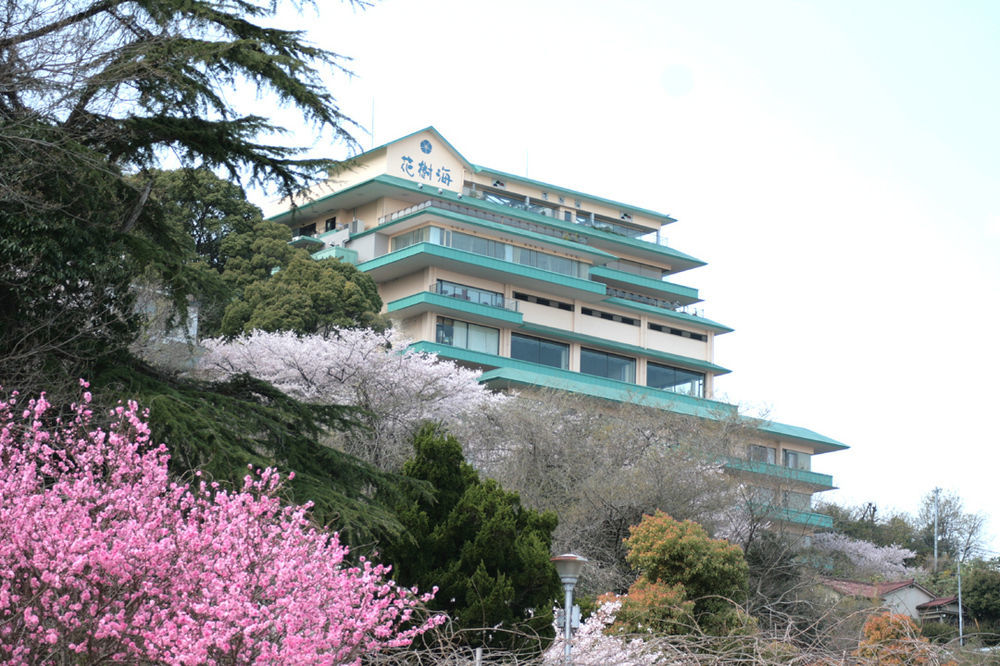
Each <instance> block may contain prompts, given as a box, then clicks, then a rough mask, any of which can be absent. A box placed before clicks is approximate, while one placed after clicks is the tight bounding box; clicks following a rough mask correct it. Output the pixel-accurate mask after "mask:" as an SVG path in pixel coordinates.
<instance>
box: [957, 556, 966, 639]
mask: <svg viewBox="0 0 1000 666" xmlns="http://www.w3.org/2000/svg"><path fill="white" fill-rule="evenodd" d="M963 615H964V614H963V613H962V558H961V557H960V558H958V644H959V646H962V645H965V623H964V622H963V617H962V616H963Z"/></svg>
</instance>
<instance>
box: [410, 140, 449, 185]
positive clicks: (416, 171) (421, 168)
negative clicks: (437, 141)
mask: <svg viewBox="0 0 1000 666" xmlns="http://www.w3.org/2000/svg"><path fill="white" fill-rule="evenodd" d="M431 150H433V146H431V142H430V141H428V140H426V139H424V140H423V141H421V142H420V152H422V153H423V154H424V155H430V153H431ZM417 159H418V160H419V161H417V162H415V161H414V158H413V157H411V156H409V155H403V156H402V159H401V161H400V165H399V170H400V171H402V172H403V173H404V174H406V175H407V176H409V177H410V178H419V179H420V180H426V181H428V182H430V183H440V184H441V185H444V186H446V187H447V186H450V185H451V184H452V176H451V169H449V168H448V167H446V166H438V167H437V168H434V163H433V162H431V161H430V158H429V157H428V158H419V157H418V158H417Z"/></svg>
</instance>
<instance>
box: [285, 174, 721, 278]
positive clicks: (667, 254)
mask: <svg viewBox="0 0 1000 666" xmlns="http://www.w3.org/2000/svg"><path fill="white" fill-rule="evenodd" d="M372 185H388V186H392V187H398V188H400V189H405V190H409V191H411V192H414V193H420V194H425V195H427V197H428V198H429V199H430V198H439V199H444V200H446V201H452V202H455V203H459V204H461V205H463V206H468V207H469V208H476V209H479V210H484V211H488V212H491V213H496V214H498V215H502V216H505V217H512V218H516V219H520V220H525V221H527V222H534V223H536V224H543V225H546V226H549V227H552V228H555V229H559V230H562V231H565V232H567V233H572V234H576V235H579V236H584V237H587V238H592V239H595V240H601V241H604V242H607V243H611V244H613V245H618V246H621V247H624V248H627V249H632V250H636V251H641V252H652V253H654V254H655V255H657V256H662V257H664V258H666V259H667V260H669V259H676V260H680V261H683V262H685V263H687V264H690V265H691V267H698V266H704V265H705V263H706V262H704V261H702V260H701V259H697V258H696V257H693V256H691V255H689V254H686V253H684V252H681V251H680V250H676V249H674V248H672V247H668V246H666V245H658V244H656V243H650V242H648V241H641V240H636V239H634V238H629V237H628V236H619V235H618V234H613V233H611V232H609V231H602V230H600V229H594V228H593V227H587V226H584V225H580V224H575V223H573V222H567V221H565V220H560V219H558V218H554V217H547V216H545V215H539V214H538V213H532V212H530V211H523V210H518V209H516V208H509V207H507V206H501V205H500V204H494V203H490V202H488V201H483V200H481V199H476V198H475V197H459V196H458V194H457V193H456V192H452V191H450V190H443V191H442V192H440V193H438V192H437V190H436V189H434V188H430V187H419V186H418V185H419V183H415V182H413V181H410V180H406V179H405V178H399V177H397V176H390V175H388V174H379V175H377V176H375V177H373V178H371V179H370V180H366V181H363V182H361V183H357V184H355V185H351V186H350V187H346V188H344V189H342V190H338V191H336V192H332V193H330V194H327V195H326V196H323V197H320V198H318V199H315V200H313V201H310V202H308V203H304V204H302V205H301V206H298V207H296V208H295V209H294V212H295V213H296V214H299V213H301V212H302V211H307V210H308V209H309V208H311V207H314V206H318V205H320V204H322V203H324V202H327V201H329V200H330V199H332V198H335V197H338V196H342V195H345V194H349V193H351V192H354V191H356V190H358V189H360V188H363V187H370V186H372ZM432 190H433V191H432ZM292 212H293V211H292V210H288V211H284V212H282V213H278V214H276V215H272V216H271V217H269V218H267V219H268V220H270V221H274V222H280V221H282V219H284V218H286V217H288V216H290V215H291V214H292ZM380 228H381V227H377V228H376V230H377V229H380ZM371 231H372V230H371V229H369V230H367V231H365V232H363V233H370V232H371ZM650 231H652V230H650ZM595 249H596V248H595Z"/></svg>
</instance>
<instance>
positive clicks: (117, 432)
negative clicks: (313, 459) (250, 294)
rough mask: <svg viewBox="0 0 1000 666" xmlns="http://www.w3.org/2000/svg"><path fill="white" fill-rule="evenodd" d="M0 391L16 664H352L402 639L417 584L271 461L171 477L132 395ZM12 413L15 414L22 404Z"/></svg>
mask: <svg viewBox="0 0 1000 666" xmlns="http://www.w3.org/2000/svg"><path fill="white" fill-rule="evenodd" d="M90 397H91V396H90V394H89V393H84V396H83V402H82V403H80V404H77V405H74V408H73V410H72V412H71V414H70V415H69V418H68V419H67V420H64V421H63V420H59V419H54V418H53V417H52V416H51V414H50V405H49V404H48V403H47V402H46V400H45V398H44V397H42V398H39V399H37V400H31V401H30V402H28V403H27V404H26V405H23V406H20V407H19V406H18V405H17V401H16V399H15V398H12V399H10V400H9V401H5V402H4V403H3V404H2V405H0V655H2V657H3V659H4V660H5V661H9V662H13V663H31V664H55V663H70V662H71V663H80V664H89V663H102V662H106V661H116V662H122V661H127V662H135V663H140V662H141V663H151V662H152V663H251V662H252V663H267V664H287V663H305V662H310V663H319V662H324V663H353V664H360V662H361V657H362V655H364V654H367V653H372V652H376V651H378V650H380V649H384V648H387V647H399V646H405V645H408V644H409V643H410V641H411V640H412V639H413V637H414V636H416V635H418V634H420V633H422V632H424V631H425V630H427V629H428V628H430V627H431V626H433V625H434V624H436V623H438V622H440V621H441V620H438V619H432V620H430V621H421V620H417V619H416V617H415V616H414V614H413V613H414V610H415V609H416V607H417V604H418V602H421V601H428V600H429V598H430V595H425V596H423V597H420V598H419V599H418V598H417V595H416V590H406V589H402V588H399V587H397V586H395V585H394V584H393V583H392V582H391V581H387V580H386V574H387V571H386V569H385V568H383V567H382V566H381V565H374V564H372V563H371V562H368V561H365V560H364V559H363V558H362V561H361V562H360V563H359V564H358V565H357V566H350V565H348V564H347V563H346V562H345V556H346V554H347V551H346V548H345V547H344V546H342V545H341V544H340V541H339V539H338V537H337V535H336V534H335V533H328V532H325V531H321V530H317V529H315V528H314V527H313V526H312V523H311V522H310V521H309V520H308V519H307V516H306V510H307V508H308V507H307V506H299V507H296V506H284V505H283V503H282V502H281V501H280V499H279V493H280V492H281V491H282V485H281V482H280V480H279V477H278V475H277V474H276V473H275V472H274V470H271V469H267V470H263V471H260V470H258V471H257V472H256V474H255V475H247V476H246V478H245V480H244V482H243V485H242V489H241V490H239V491H235V492H233V491H227V490H224V489H223V488H222V487H220V486H219V485H218V484H217V483H214V482H212V483H208V482H205V481H201V482H200V483H199V484H198V485H197V487H195V488H191V487H189V486H187V485H182V484H178V483H175V482H171V480H170V479H169V477H168V475H167V459H168V454H167V449H166V447H164V446H163V445H160V446H154V445H152V444H151V443H150V439H149V427H148V425H147V424H146V422H145V421H144V420H143V418H142V416H141V415H140V414H139V412H138V408H137V406H136V404H135V403H129V404H128V405H127V406H126V405H119V406H118V407H117V408H116V409H115V410H114V411H113V413H112V415H111V424H110V426H109V427H108V429H107V430H104V429H102V428H101V427H100V426H99V425H98V424H97V423H95V417H94V415H93V413H92V411H91V409H90V407H89V401H90ZM17 412H20V415H18V414H17Z"/></svg>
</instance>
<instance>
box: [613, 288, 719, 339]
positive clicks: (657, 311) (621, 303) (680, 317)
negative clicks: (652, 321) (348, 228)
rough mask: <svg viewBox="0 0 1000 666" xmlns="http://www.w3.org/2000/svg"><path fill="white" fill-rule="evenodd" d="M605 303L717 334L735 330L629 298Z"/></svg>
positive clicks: (701, 318) (708, 320) (709, 320)
mask: <svg viewBox="0 0 1000 666" xmlns="http://www.w3.org/2000/svg"><path fill="white" fill-rule="evenodd" d="M604 302H605V303H608V304H610V305H616V306H618V307H620V308H629V309H632V310H638V311H639V312H645V313H648V314H652V315H656V316H658V317H665V318H667V319H674V320H676V321H678V322H683V323H685V324H691V325H693V326H698V327H700V328H707V329H709V330H712V331H715V332H716V333H731V332H732V331H733V329H731V328H729V327H728V326H723V325H722V324H720V323H718V322H715V321H712V320H711V319H705V318H704V317H696V316H695V315H690V314H687V313H686V312H677V311H676V310H665V309H664V308H658V307H656V306H655V305H646V304H645V303H636V302H635V301H630V300H628V299H627V298H618V297H609V298H605V299H604Z"/></svg>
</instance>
